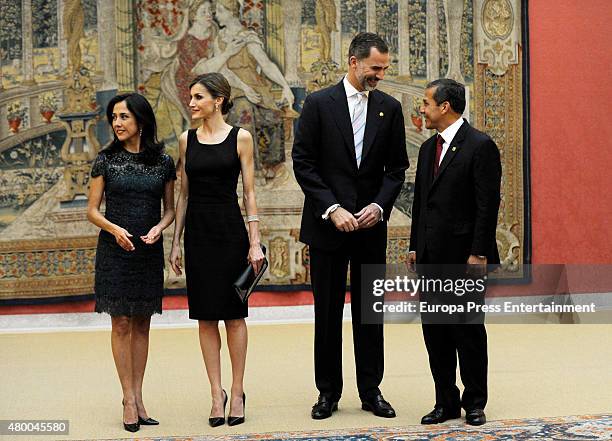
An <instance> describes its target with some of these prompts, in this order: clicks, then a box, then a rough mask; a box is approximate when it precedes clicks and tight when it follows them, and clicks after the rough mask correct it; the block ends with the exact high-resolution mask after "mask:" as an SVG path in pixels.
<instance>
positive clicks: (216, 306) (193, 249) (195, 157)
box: [170, 73, 264, 427]
mask: <svg viewBox="0 0 612 441" xmlns="http://www.w3.org/2000/svg"><path fill="white" fill-rule="evenodd" d="M190 92H191V102H190V103H189V107H190V109H191V112H192V118H193V119H201V120H202V124H201V126H200V127H199V128H198V129H192V130H188V131H187V132H184V133H183V134H182V135H181V137H180V139H179V150H180V156H181V159H180V171H181V193H180V196H179V199H178V203H177V216H176V225H175V230H174V240H173V243H172V253H171V255H170V264H171V265H172V268H173V269H174V271H175V272H176V273H177V274H179V275H180V274H181V251H180V239H181V234H182V232H183V228H184V229H185V271H186V278H187V296H188V300H189V317H190V318H192V319H194V320H198V325H199V336H200V347H201V349H202V355H203V357H204V363H205V365H206V372H207V374H208V379H209V381H210V388H211V396H212V408H211V411H210V418H209V424H210V425H211V426H213V427H215V426H219V425H221V424H224V423H225V404H226V402H227V399H228V396H227V393H226V392H225V391H224V390H223V388H222V386H221V359H220V348H221V337H220V334H219V327H218V323H219V320H224V322H225V328H226V331H227V344H228V347H229V352H230V358H231V362H232V373H233V378H232V388H231V400H230V410H229V416H228V420H227V422H228V424H229V425H236V424H240V423H242V422H244V401H245V395H244V389H243V378H244V366H245V361H246V350H247V329H246V323H245V321H244V318H245V317H246V316H247V315H248V309H247V305H246V304H243V303H242V302H241V301H240V299H239V298H238V295H237V294H236V292H235V291H234V289H233V287H232V283H233V282H234V281H235V280H236V278H238V276H239V275H240V273H241V272H242V271H243V270H244V268H245V266H246V264H247V262H250V263H251V264H252V265H253V267H254V268H255V270H256V271H258V270H259V268H260V267H261V264H262V263H263V259H264V255H263V252H262V250H261V245H260V241H259V230H258V223H257V221H258V217H257V206H256V203H255V184H254V174H255V171H254V165H253V139H252V137H251V134H250V133H249V132H247V131H246V130H243V129H240V128H238V127H232V126H230V125H228V124H226V123H225V121H224V119H223V115H225V114H227V112H228V111H229V109H230V108H231V101H230V93H231V88H230V85H229V83H228V82H227V80H226V79H225V77H224V76H223V75H221V74H219V73H208V74H204V75H201V76H199V77H198V78H196V80H195V81H194V82H193V83H192V84H191V86H190ZM240 173H242V185H243V197H244V206H245V208H246V212H247V220H248V226H249V227H248V234H247V230H246V228H245V226H244V220H243V218H242V214H241V213H240V207H239V205H238V198H237V195H236V186H237V184H238V177H239V175H240Z"/></svg>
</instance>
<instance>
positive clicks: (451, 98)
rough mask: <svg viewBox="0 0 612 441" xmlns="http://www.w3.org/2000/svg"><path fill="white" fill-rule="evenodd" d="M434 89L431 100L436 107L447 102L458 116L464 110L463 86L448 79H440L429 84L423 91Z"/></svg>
mask: <svg viewBox="0 0 612 441" xmlns="http://www.w3.org/2000/svg"><path fill="white" fill-rule="evenodd" d="M432 87H435V88H436V91H435V92H434V94H433V99H434V100H435V101H436V104H437V105H440V104H442V103H443V102H444V101H448V103H449V104H450V106H451V109H453V110H454V111H455V112H457V113H458V114H459V115H462V114H463V111H464V110H465V86H464V85H463V84H461V83H459V82H457V81H455V80H451V79H450V78H440V79H439V80H434V81H432V82H431V83H429V84H428V85H427V86H426V87H425V89H430V88H432Z"/></svg>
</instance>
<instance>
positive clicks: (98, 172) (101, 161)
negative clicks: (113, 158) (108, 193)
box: [91, 153, 106, 179]
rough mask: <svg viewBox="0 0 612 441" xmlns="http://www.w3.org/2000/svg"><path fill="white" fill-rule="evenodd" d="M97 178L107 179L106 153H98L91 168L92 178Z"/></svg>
mask: <svg viewBox="0 0 612 441" xmlns="http://www.w3.org/2000/svg"><path fill="white" fill-rule="evenodd" d="M97 176H102V177H104V179H106V155H105V154H104V153H98V156H96V159H94V162H93V165H92V166H91V177H92V178H95V177H97Z"/></svg>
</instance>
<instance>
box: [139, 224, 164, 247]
mask: <svg viewBox="0 0 612 441" xmlns="http://www.w3.org/2000/svg"><path fill="white" fill-rule="evenodd" d="M161 233H162V231H161V228H160V227H158V226H157V225H155V226H154V227H153V228H151V229H150V230H149V232H148V233H147V235H146V236H140V239H141V240H142V241H143V242H144V243H146V244H147V245H152V244H154V243H155V242H157V240H158V239H159V238H160V237H161Z"/></svg>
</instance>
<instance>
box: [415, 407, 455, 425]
mask: <svg viewBox="0 0 612 441" xmlns="http://www.w3.org/2000/svg"><path fill="white" fill-rule="evenodd" d="M460 416H461V409H456V410H448V409H445V408H443V407H434V410H432V411H431V412H429V413H428V414H427V415H425V416H424V417H423V418H421V424H439V423H443V422H444V421H446V420H452V419H454V418H459V417H460Z"/></svg>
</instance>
